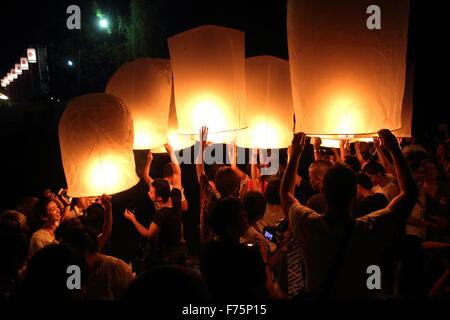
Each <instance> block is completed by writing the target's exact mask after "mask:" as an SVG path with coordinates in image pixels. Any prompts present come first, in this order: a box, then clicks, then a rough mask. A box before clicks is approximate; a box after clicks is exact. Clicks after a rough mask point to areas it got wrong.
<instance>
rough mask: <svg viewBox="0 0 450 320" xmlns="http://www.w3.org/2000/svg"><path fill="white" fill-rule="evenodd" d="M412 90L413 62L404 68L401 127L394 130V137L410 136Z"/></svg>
mask: <svg viewBox="0 0 450 320" xmlns="http://www.w3.org/2000/svg"><path fill="white" fill-rule="evenodd" d="M413 91H414V64H412V63H411V64H408V66H407V69H406V80H405V94H404V96H403V105H402V127H401V129H400V130H399V131H394V132H393V133H394V135H395V136H396V137H401V138H410V137H412V128H411V127H412V115H413Z"/></svg>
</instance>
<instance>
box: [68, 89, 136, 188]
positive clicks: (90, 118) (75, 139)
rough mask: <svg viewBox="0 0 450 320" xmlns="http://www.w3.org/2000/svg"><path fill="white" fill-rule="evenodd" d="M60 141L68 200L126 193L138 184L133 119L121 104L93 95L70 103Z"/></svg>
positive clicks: (113, 99)
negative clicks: (69, 197)
mask: <svg viewBox="0 0 450 320" xmlns="http://www.w3.org/2000/svg"><path fill="white" fill-rule="evenodd" d="M59 141H60V147H61V156H62V162H63V166H64V173H65V176H66V181H67V186H68V190H67V193H68V194H69V195H70V196H71V197H92V196H98V195H101V194H103V193H106V194H114V193H118V192H121V191H124V190H127V189H129V188H131V187H133V186H134V185H136V184H137V183H138V181H139V178H138V177H137V175H136V172H135V170H136V169H135V162H134V155H133V120H132V118H131V115H130V112H129V111H128V109H127V108H126V106H125V104H123V102H122V101H121V100H120V99H119V98H117V97H115V96H113V95H110V94H104V93H94V94H87V95H83V96H80V97H78V98H76V99H74V100H72V101H70V102H69V104H68V106H67V108H66V110H65V111H64V113H63V115H62V117H61V120H60V122H59Z"/></svg>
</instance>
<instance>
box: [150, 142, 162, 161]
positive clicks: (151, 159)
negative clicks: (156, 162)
mask: <svg viewBox="0 0 450 320" xmlns="http://www.w3.org/2000/svg"><path fill="white" fill-rule="evenodd" d="M164 146H165V145H164ZM152 161H153V153H152V151H151V150H148V153H147V162H148V163H150V162H152Z"/></svg>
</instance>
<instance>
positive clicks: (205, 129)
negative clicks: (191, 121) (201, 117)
mask: <svg viewBox="0 0 450 320" xmlns="http://www.w3.org/2000/svg"><path fill="white" fill-rule="evenodd" d="M200 139H201V140H200V143H201V144H202V150H205V147H206V146H207V144H208V142H207V141H208V127H206V126H203V127H202V128H201V129H200Z"/></svg>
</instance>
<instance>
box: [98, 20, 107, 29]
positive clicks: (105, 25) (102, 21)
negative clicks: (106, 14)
mask: <svg viewBox="0 0 450 320" xmlns="http://www.w3.org/2000/svg"><path fill="white" fill-rule="evenodd" d="M98 24H99V25H100V27H101V28H103V29H105V28H108V20H106V19H105V18H102V19H100V21H99V22H98Z"/></svg>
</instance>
